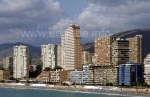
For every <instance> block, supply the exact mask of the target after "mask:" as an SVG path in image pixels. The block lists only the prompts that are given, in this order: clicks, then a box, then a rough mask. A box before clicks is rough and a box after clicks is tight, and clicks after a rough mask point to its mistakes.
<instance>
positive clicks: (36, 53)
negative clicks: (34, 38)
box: [0, 42, 41, 60]
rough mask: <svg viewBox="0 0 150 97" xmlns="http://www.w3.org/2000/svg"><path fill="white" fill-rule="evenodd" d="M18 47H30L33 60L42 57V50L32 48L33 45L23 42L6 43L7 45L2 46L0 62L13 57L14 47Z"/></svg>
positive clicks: (0, 48) (0, 46)
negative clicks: (7, 57)
mask: <svg viewBox="0 0 150 97" xmlns="http://www.w3.org/2000/svg"><path fill="white" fill-rule="evenodd" d="M18 45H26V46H29V49H30V53H31V57H32V58H39V57H40V56H41V48H40V47H35V46H31V45H28V44H25V43H21V42H18V43H6V44H1V45H0V60H2V59H3V58H4V57H6V56H12V55H13V46H18Z"/></svg>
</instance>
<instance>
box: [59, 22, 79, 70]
mask: <svg viewBox="0 0 150 97" xmlns="http://www.w3.org/2000/svg"><path fill="white" fill-rule="evenodd" d="M79 30H80V27H79V26H78V25H76V24H74V25H70V26H69V27H68V28H67V30H66V32H65V33H64V35H62V36H61V45H62V66H63V68H64V69H65V70H74V69H82V45H81V37H80V32H79Z"/></svg>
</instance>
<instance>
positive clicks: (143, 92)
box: [0, 83, 150, 97]
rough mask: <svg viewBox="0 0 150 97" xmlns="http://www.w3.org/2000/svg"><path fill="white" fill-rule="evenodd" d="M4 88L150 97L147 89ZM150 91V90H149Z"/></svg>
mask: <svg viewBox="0 0 150 97" xmlns="http://www.w3.org/2000/svg"><path fill="white" fill-rule="evenodd" d="M0 87H2V88H16V89H40V90H54V91H64V92H81V93H93V94H110V95H123V96H136V97H137V96H139V97H141V96H142V97H149V96H150V91H148V89H147V88H145V89H144V88H141V89H140V88H139V89H136V88H119V87H112V86H82V85H78V86H60V85H48V84H22V83H0ZM149 90H150V88H149Z"/></svg>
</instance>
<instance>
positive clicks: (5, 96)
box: [0, 88, 133, 97]
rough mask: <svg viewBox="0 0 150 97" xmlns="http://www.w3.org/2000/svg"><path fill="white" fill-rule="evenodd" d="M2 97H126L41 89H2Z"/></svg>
mask: <svg viewBox="0 0 150 97" xmlns="http://www.w3.org/2000/svg"><path fill="white" fill-rule="evenodd" d="M0 97H125V96H119V95H107V94H92V93H79V92H64V91H54V90H39V89H15V88H0ZM126 97H131V96H126ZM132 97H133V96H132Z"/></svg>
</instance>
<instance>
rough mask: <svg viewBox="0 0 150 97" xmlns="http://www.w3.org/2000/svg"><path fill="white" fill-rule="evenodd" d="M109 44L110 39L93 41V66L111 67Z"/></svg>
mask: <svg viewBox="0 0 150 97" xmlns="http://www.w3.org/2000/svg"><path fill="white" fill-rule="evenodd" d="M111 43H112V39H111V37H104V38H98V39H96V40H95V58H96V63H95V65H97V66H109V65H111Z"/></svg>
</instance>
